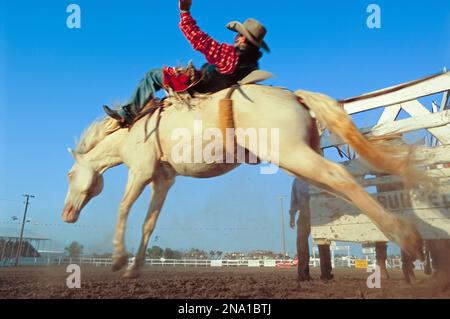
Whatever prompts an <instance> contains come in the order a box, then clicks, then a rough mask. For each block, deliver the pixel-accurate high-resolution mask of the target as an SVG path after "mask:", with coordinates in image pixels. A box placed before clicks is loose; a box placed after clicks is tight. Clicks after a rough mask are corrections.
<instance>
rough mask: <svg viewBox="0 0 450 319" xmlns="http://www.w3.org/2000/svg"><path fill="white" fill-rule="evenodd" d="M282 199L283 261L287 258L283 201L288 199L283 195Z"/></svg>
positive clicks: (280, 197)
mask: <svg viewBox="0 0 450 319" xmlns="http://www.w3.org/2000/svg"><path fill="white" fill-rule="evenodd" d="M278 198H279V199H280V204H281V240H282V245H283V259H285V258H286V238H285V237H286V236H285V232H284V205H283V199H284V198H287V196H285V195H281V196H279V197H278Z"/></svg>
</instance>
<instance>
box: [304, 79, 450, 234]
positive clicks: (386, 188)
mask: <svg viewBox="0 0 450 319" xmlns="http://www.w3.org/2000/svg"><path fill="white" fill-rule="evenodd" d="M436 94H442V98H441V102H440V103H438V102H435V101H432V102H431V103H430V102H428V101H425V103H430V104H431V107H430V109H431V110H432V111H431V112H430V111H429V110H428V108H426V107H425V106H424V104H422V102H421V101H419V99H422V98H424V97H428V96H429V95H436ZM449 95H450V72H447V73H443V74H441V75H439V76H436V77H434V78H431V79H428V80H425V81H422V82H417V83H415V84H414V85H409V86H407V87H406V88H402V89H399V90H394V92H390V93H385V94H381V95H377V96H375V97H373V96H372V97H367V98H366V99H363V100H359V101H353V102H352V101H351V100H348V101H349V102H347V103H344V108H345V109H346V111H347V112H348V113H349V114H355V113H359V112H365V111H368V110H372V109H376V108H382V107H384V112H383V113H382V114H381V117H380V118H379V119H378V122H377V123H375V126H372V127H366V128H361V129H360V131H361V132H362V133H363V134H367V135H369V136H379V135H383V134H404V133H408V132H414V131H418V130H426V131H428V133H430V136H432V138H433V139H434V141H433V143H431V144H432V145H431V146H432V147H423V148H421V149H420V150H418V151H417V153H416V154H417V157H418V158H420V159H421V160H422V162H421V165H422V166H425V167H426V169H427V171H426V173H427V174H428V175H429V176H431V177H433V178H434V179H435V180H436V181H438V184H439V187H438V189H437V191H436V192H435V193H433V194H422V192H421V191H420V190H403V189H402V188H401V187H400V188H396V189H394V188H393V186H392V185H395V183H398V182H400V179H398V178H396V177H393V176H384V175H380V174H378V172H376V171H374V170H372V169H371V168H370V167H367V166H366V165H365V164H364V163H363V161H361V160H359V159H352V160H349V161H347V162H344V163H342V164H343V165H344V166H346V168H347V170H348V171H349V172H350V173H351V174H352V175H353V176H354V177H355V178H356V179H357V180H358V181H359V182H360V184H362V185H363V186H364V187H371V188H372V189H374V188H375V189H377V192H376V193H373V194H372V196H373V197H374V198H375V199H376V200H377V201H378V202H379V203H380V204H381V205H383V206H384V207H385V208H387V209H388V210H389V211H391V212H392V213H393V214H395V215H397V216H400V217H404V218H407V219H409V220H411V221H412V222H413V223H415V225H416V226H417V228H418V231H419V232H420V233H421V235H422V237H423V238H424V239H448V238H450V110H448V107H449V106H448V100H449ZM366 96H367V95H366ZM435 98H440V97H435ZM428 99H429V98H428ZM401 111H402V112H403V113H404V114H405V115H406V114H408V115H410V116H411V117H409V118H405V119H399V120H397V117H398V116H399V114H400V112H401ZM375 120H376V119H375ZM340 145H342V141H340V140H339V138H337V137H336V136H333V135H331V136H326V137H323V138H322V140H321V146H322V148H327V147H332V146H340ZM349 157H350V156H349ZM311 192H312V196H311V210H312V214H311V215H312V220H311V225H312V229H311V233H312V237H313V238H314V240H332V241H349V242H377V241H380V242H383V241H388V239H387V238H386V237H385V236H384V234H383V233H381V232H380V231H379V229H378V228H377V227H376V226H375V225H374V224H373V223H372V222H371V220H369V219H368V217H367V216H366V215H364V214H362V213H361V212H360V211H359V210H357V209H356V208H355V207H354V206H352V205H350V204H348V203H347V202H345V201H343V200H341V199H339V198H336V197H334V196H330V195H329V194H327V193H324V192H323V190H321V189H317V188H314V187H313V188H312V191H311Z"/></svg>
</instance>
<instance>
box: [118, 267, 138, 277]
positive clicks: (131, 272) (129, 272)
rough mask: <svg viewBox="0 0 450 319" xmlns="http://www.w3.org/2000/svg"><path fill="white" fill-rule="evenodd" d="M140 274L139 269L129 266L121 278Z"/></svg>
mask: <svg viewBox="0 0 450 319" xmlns="http://www.w3.org/2000/svg"><path fill="white" fill-rule="evenodd" d="M140 276H141V271H140V270H139V269H136V268H129V269H127V270H126V271H125V273H124V274H123V276H122V277H123V278H125V279H136V278H139V277H140Z"/></svg>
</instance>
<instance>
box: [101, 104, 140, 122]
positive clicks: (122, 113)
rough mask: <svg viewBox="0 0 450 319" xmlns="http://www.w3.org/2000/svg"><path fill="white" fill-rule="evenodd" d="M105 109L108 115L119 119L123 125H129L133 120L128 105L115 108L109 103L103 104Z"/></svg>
mask: <svg viewBox="0 0 450 319" xmlns="http://www.w3.org/2000/svg"><path fill="white" fill-rule="evenodd" d="M103 110H104V111H105V113H106V114H107V115H108V116H110V117H112V118H113V119H115V120H117V121H118V122H119V123H120V124H121V125H125V126H128V125H131V123H132V122H133V117H132V116H131V113H130V112H129V110H128V106H127V105H125V106H123V107H122V108H120V109H119V110H113V109H111V108H110V107H108V106H107V105H103Z"/></svg>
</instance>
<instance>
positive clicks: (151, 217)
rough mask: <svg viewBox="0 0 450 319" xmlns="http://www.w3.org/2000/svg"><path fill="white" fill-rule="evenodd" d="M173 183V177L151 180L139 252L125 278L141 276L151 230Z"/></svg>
mask: <svg viewBox="0 0 450 319" xmlns="http://www.w3.org/2000/svg"><path fill="white" fill-rule="evenodd" d="M174 182H175V176H161V177H156V178H154V179H153V181H152V183H151V187H152V195H151V200H150V206H149V208H148V211H147V216H146V217H145V221H144V224H143V227H142V238H141V243H140V245H139V250H138V252H137V254H136V256H135V258H134V262H133V264H131V265H130V267H128V269H127V271H126V272H125V274H124V277H125V278H137V277H139V276H140V274H141V268H142V266H143V265H144V263H145V253H146V250H147V246H148V241H149V239H150V236H151V234H152V233H153V230H154V229H155V225H156V221H157V220H158V216H159V213H160V212H161V209H162V206H163V204H164V201H165V199H166V196H167V193H168V192H169V189H170V188H171V186H172V185H173V184H174Z"/></svg>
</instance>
